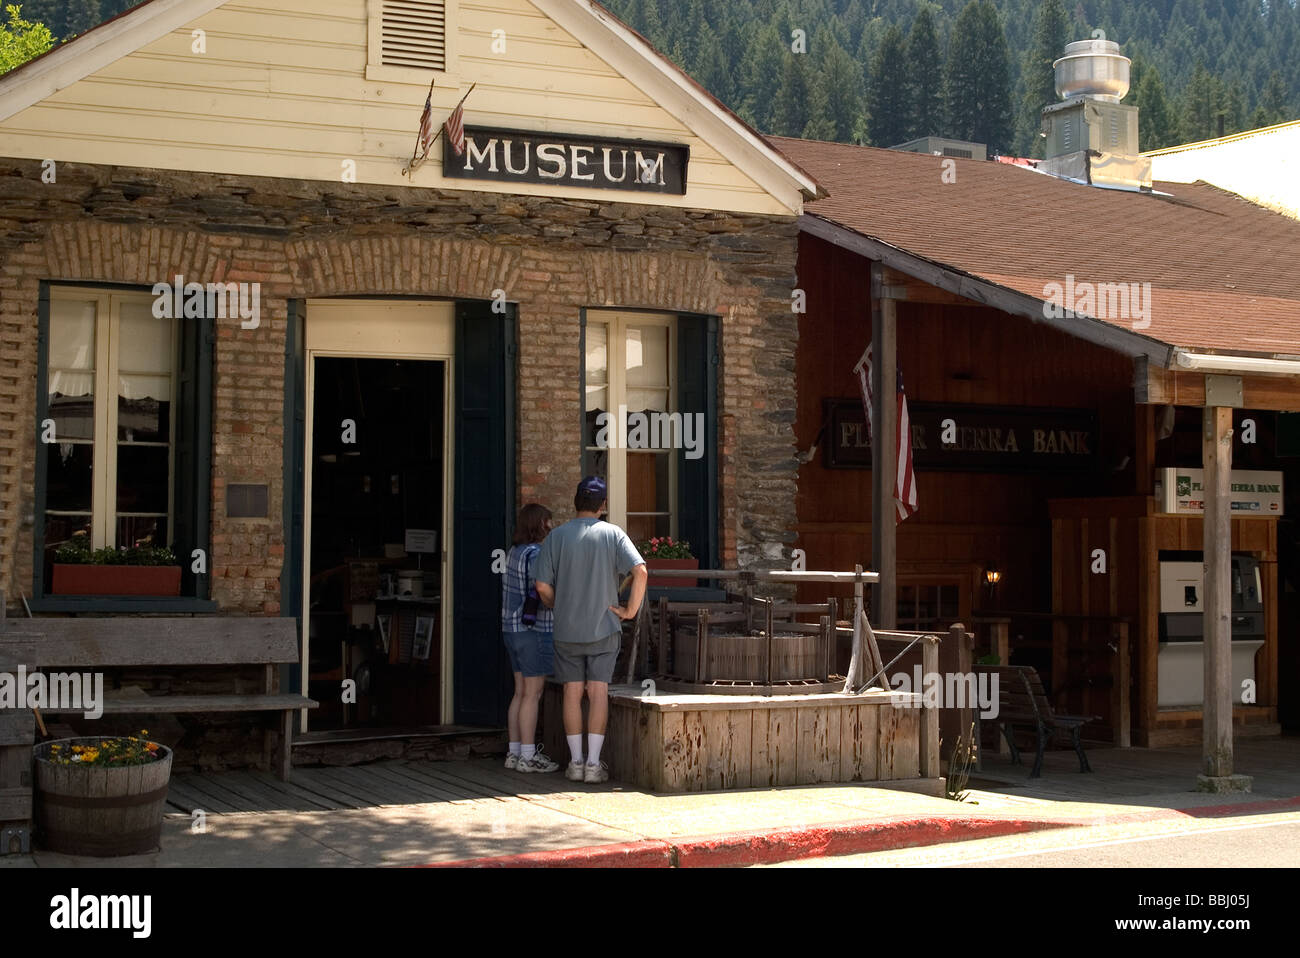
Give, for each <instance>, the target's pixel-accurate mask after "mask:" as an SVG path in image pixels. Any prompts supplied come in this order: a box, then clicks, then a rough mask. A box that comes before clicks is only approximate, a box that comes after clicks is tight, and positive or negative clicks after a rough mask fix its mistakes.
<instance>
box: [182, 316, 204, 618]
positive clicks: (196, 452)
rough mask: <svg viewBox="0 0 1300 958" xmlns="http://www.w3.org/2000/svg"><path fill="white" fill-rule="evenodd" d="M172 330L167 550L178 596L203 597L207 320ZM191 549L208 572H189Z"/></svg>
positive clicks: (188, 321)
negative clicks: (173, 561)
mask: <svg viewBox="0 0 1300 958" xmlns="http://www.w3.org/2000/svg"><path fill="white" fill-rule="evenodd" d="M177 329H178V333H179V335H178V336H177V356H176V373H177V375H176V408H175V411H174V415H175V417H176V448H175V474H174V476H173V482H174V483H175V496H174V499H173V502H174V510H173V515H172V548H173V549H174V550H175V552H176V556H177V558H178V559H180V562H181V594H182V595H186V596H192V597H194V598H198V599H206V598H207V597H208V581H209V578H210V575H211V569H212V556H211V554H210V553H211V544H210V542H209V539H210V528H211V501H212V351H213V323H212V317H210V316H204V317H202V318H200V319H180V320H178V322H177ZM195 549H202V550H203V551H204V553H205V554H207V568H208V573H205V574H202V575H196V574H195V573H194V572H192V571H191V568H192V566H193V558H192V553H193V551H194V550H195Z"/></svg>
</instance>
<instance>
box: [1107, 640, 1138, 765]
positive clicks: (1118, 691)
mask: <svg viewBox="0 0 1300 958" xmlns="http://www.w3.org/2000/svg"><path fill="white" fill-rule="evenodd" d="M1110 634H1111V638H1112V639H1113V640H1114V645H1115V665H1114V667H1113V668H1112V669H1111V675H1112V676H1113V677H1114V680H1115V684H1114V685H1113V686H1111V690H1110V703H1111V704H1110V714H1111V721H1112V722H1113V723H1114V725H1115V744H1116V745H1118V746H1119V747H1120V748H1128V747H1129V746H1130V745H1132V744H1133V733H1132V712H1131V710H1132V705H1131V703H1130V701H1129V680H1130V675H1129V669H1130V668H1131V666H1130V663H1129V651H1128V623H1127V622H1114V623H1112V624H1111V632H1110Z"/></svg>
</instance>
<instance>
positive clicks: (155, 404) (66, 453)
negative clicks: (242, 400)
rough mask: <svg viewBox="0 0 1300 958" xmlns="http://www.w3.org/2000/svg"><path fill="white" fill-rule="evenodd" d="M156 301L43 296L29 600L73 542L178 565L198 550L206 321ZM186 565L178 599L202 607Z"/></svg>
mask: <svg viewBox="0 0 1300 958" xmlns="http://www.w3.org/2000/svg"><path fill="white" fill-rule="evenodd" d="M155 300H156V297H155V296H154V295H153V294H152V293H151V292H136V291H126V290H123V289H121V288H118V289H105V288H83V287H72V286H54V287H52V288H50V287H46V288H45V289H44V290H43V291H42V295H41V304H40V306H41V337H40V340H41V367H40V372H41V379H42V381H43V383H44V387H45V388H44V389H43V390H41V391H40V393H39V394H38V410H37V413H38V420H37V443H38V453H39V455H38V466H37V485H38V489H37V503H36V506H37V509H36V512H37V515H36V522H37V536H36V546H37V563H36V578H37V581H36V582H35V583H34V590H33V591H34V592H35V595H36V597H37V598H40V597H41V596H42V595H44V594H45V593H46V592H48V589H49V585H50V576H49V572H50V564H51V562H52V559H53V553H54V551H55V550H56V549H58V547H59V546H61V545H65V544H68V543H70V542H73V541H74V540H76V541H81V542H84V543H85V544H86V545H87V546H88V547H89V548H91V549H102V548H116V549H129V548H139V547H164V546H170V547H172V548H173V549H174V551H175V552H176V553H177V555H178V556H185V557H188V556H189V555H190V553H191V552H192V550H193V549H195V548H204V549H206V547H207V537H208V530H207V522H208V515H209V506H208V502H207V496H208V495H209V491H210V469H209V466H208V463H209V462H210V459H209V455H208V450H210V448H211V441H212V439H211V355H212V353H211V321H210V319H208V318H193V317H188V318H170V317H159V316H157V315H155V311H154V303H155ZM205 394H206V396H205ZM184 565H185V566H186V572H185V574H184V575H183V583H184V584H183V594H184V595H188V596H189V597H191V598H196V597H197V598H202V597H203V592H204V590H205V586H204V584H203V583H202V582H199V581H198V580H197V579H196V576H195V574H194V573H193V571H192V570H190V569H189V567H188V563H185V564H184Z"/></svg>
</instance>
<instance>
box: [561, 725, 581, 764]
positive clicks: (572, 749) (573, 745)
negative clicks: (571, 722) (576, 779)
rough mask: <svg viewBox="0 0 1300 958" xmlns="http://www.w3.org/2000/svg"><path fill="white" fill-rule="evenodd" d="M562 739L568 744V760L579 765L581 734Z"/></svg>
mask: <svg viewBox="0 0 1300 958" xmlns="http://www.w3.org/2000/svg"><path fill="white" fill-rule="evenodd" d="M564 739H565V741H567V742H568V743H569V758H570V759H572V760H573V761H575V762H577V763H578V764H579V765H581V764H582V733H581V732H579V733H578V734H577V735H566V736H564Z"/></svg>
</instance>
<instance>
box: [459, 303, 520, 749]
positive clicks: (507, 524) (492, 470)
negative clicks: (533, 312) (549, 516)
mask: <svg viewBox="0 0 1300 958" xmlns="http://www.w3.org/2000/svg"><path fill="white" fill-rule="evenodd" d="M491 305H492V304H491V303H487V302H462V303H458V304H457V305H456V369H455V376H456V387H455V396H456V463H455V542H456V554H455V558H454V569H453V572H452V581H453V583H454V589H455V591H454V592H453V598H454V602H455V613H454V623H453V629H452V631H453V643H454V644H453V650H454V651H453V657H454V660H455V671H454V677H455V689H454V696H455V720H456V722H457V723H463V724H466V725H494V726H495V725H502V724H504V722H505V713H506V705H507V704H508V703H509V700H510V693H511V689H512V688H513V682H512V679H511V676H510V668H509V660H508V657H507V656H506V652H505V646H504V644H503V643H502V639H501V576H500V575H498V574H497V573H494V572H493V571H492V552H493V550H494V549H508V548H509V546H510V536H511V530H512V529H513V526H514V511H515V487H516V483H515V473H516V463H515V359H516V353H517V346H516V319H515V312H514V307H513V306H510V307H508V309H509V312H507V313H506V314H505V315H501V314H499V313H494V312H492V309H491Z"/></svg>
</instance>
